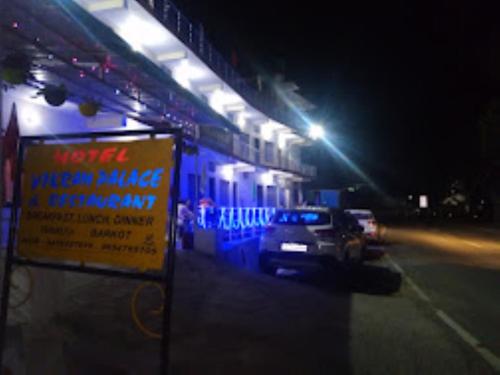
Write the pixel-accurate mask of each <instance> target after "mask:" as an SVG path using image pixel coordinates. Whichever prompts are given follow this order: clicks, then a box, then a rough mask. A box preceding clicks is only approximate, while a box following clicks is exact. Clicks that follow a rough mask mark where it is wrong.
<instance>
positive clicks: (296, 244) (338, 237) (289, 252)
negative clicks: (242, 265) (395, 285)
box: [259, 207, 365, 273]
mask: <svg viewBox="0 0 500 375" xmlns="http://www.w3.org/2000/svg"><path fill="white" fill-rule="evenodd" d="M362 233H363V228H362V227H361V226H360V225H359V224H358V223H357V221H356V219H355V218H354V217H353V216H351V215H350V214H348V213H344V212H343V211H342V210H338V209H331V208H325V207H300V208H296V209H281V210H277V211H276V213H275V215H274V217H273V219H272V221H271V224H269V225H268V226H267V227H266V228H265V231H264V233H263V234H262V236H261V240H260V248H259V265H260V267H261V269H262V270H263V271H264V272H267V273H275V271H276V269H277V268H278V267H280V266H282V267H287V266H291V267H294V266H295V267H297V266H298V267H300V266H305V265H310V264H311V263H319V264H323V265H330V264H332V263H336V264H340V265H342V266H343V268H346V269H350V268H352V267H353V266H355V265H358V264H360V263H361V262H362V261H363V256H364V248H365V241H364V238H363V235H362Z"/></svg>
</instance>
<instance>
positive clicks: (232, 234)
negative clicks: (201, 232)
mask: <svg viewBox="0 0 500 375" xmlns="http://www.w3.org/2000/svg"><path fill="white" fill-rule="evenodd" d="M275 211H276V209H275V208H274V207H219V208H215V207H204V206H200V207H199V208H198V215H197V220H196V224H197V226H198V228H201V229H206V230H215V231H219V232H220V233H221V234H222V239H223V241H233V240H241V239H245V238H252V237H256V236H258V235H260V234H261V233H262V230H263V228H264V227H265V226H266V225H268V224H269V223H270V222H271V219H272V216H273V215H274V213H275Z"/></svg>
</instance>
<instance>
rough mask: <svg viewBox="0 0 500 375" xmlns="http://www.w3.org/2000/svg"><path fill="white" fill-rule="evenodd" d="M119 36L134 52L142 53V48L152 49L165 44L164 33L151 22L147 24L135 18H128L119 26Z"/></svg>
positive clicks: (165, 35)
mask: <svg viewBox="0 0 500 375" xmlns="http://www.w3.org/2000/svg"><path fill="white" fill-rule="evenodd" d="M117 33H118V35H120V36H121V37H122V38H123V39H124V40H125V41H126V42H127V43H128V44H129V45H130V47H131V48H132V49H133V50H134V51H139V52H140V51H142V47H143V46H146V47H153V46H158V45H161V44H162V43H165V42H166V40H167V34H166V31H165V30H163V29H162V28H161V27H159V26H157V25H155V24H154V23H152V22H147V21H144V20H142V19H140V18H139V17H137V16H129V17H127V19H126V20H125V21H124V22H123V23H122V24H121V25H120V27H119V29H118V31H117Z"/></svg>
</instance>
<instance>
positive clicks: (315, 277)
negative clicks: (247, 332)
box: [277, 264, 402, 295]
mask: <svg viewBox="0 0 500 375" xmlns="http://www.w3.org/2000/svg"><path fill="white" fill-rule="evenodd" d="M277 276H278V277H280V278H284V279H288V280H291V281H296V282H299V283H304V284H308V285H312V286H315V287H318V288H320V289H322V290H326V291H330V292H333V293H365V294H375V295H390V294H393V293H396V292H398V291H399V290H400V288H401V283H402V277H401V274H400V273H398V272H394V271H392V270H391V269H389V268H386V267H382V266H377V265H369V264H364V265H363V266H361V267H359V268H357V269H355V270H353V271H350V272H344V271H342V270H339V269H322V268H317V269H310V270H290V269H279V270H278V272H277Z"/></svg>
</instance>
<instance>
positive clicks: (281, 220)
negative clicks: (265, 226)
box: [274, 210, 330, 225]
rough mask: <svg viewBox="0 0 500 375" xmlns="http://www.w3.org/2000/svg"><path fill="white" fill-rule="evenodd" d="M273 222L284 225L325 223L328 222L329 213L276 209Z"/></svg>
mask: <svg viewBox="0 0 500 375" xmlns="http://www.w3.org/2000/svg"><path fill="white" fill-rule="evenodd" d="M274 223H275V224H286V225H325V224H329V223H330V215H329V214H328V213H326V212H316V211H302V210H300V211H299V210H295V211H292V210H286V211H278V212H277V213H276V215H275V217H274Z"/></svg>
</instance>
